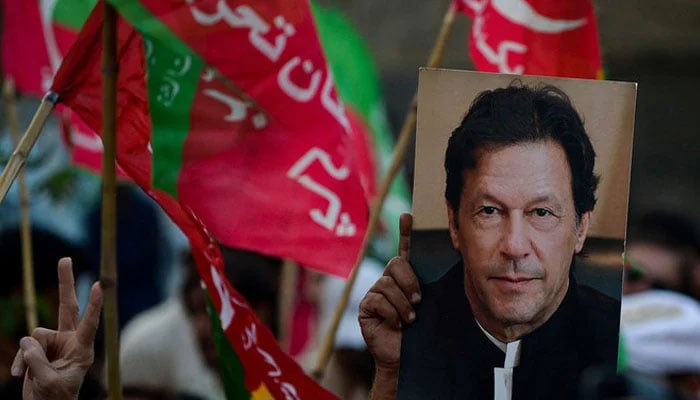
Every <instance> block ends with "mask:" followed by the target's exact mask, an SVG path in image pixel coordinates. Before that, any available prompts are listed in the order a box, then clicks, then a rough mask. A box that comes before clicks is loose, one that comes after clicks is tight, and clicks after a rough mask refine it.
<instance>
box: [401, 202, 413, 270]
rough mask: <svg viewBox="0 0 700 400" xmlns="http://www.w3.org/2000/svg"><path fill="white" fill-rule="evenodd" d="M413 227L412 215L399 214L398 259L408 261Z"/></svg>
mask: <svg viewBox="0 0 700 400" xmlns="http://www.w3.org/2000/svg"><path fill="white" fill-rule="evenodd" d="M412 227H413V215H411V214H409V213H403V214H401V217H400V218H399V257H401V258H403V259H404V260H406V261H408V256H409V254H410V252H411V228H412Z"/></svg>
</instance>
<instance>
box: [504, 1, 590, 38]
mask: <svg viewBox="0 0 700 400" xmlns="http://www.w3.org/2000/svg"><path fill="white" fill-rule="evenodd" d="M491 4H493V8H495V9H496V11H498V13H499V14H501V15H502V16H503V17H504V18H506V19H508V20H509V21H511V22H514V23H516V24H518V25H523V26H526V27H528V28H530V29H532V30H533V31H535V32H542V33H560V32H565V31H570V30H573V29H576V28H578V27H580V26H583V25H585V24H586V18H581V19H574V20H565V19H563V20H562V19H552V18H549V17H545V16H544V15H542V14H540V13H538V12H537V11H535V9H533V8H532V6H530V4H528V3H527V2H525V0H493V1H492V3H491Z"/></svg>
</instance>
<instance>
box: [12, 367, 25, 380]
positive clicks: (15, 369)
mask: <svg viewBox="0 0 700 400" xmlns="http://www.w3.org/2000/svg"><path fill="white" fill-rule="evenodd" d="M10 374H11V375H12V376H14V377H15V378H21V377H22V369H21V368H20V367H19V365H13V366H12V368H11V369H10Z"/></svg>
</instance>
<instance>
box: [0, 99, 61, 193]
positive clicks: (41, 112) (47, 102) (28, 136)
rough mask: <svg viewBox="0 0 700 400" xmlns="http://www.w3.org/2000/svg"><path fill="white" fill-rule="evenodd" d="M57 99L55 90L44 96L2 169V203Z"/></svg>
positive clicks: (0, 177) (0, 187) (0, 179)
mask: <svg viewBox="0 0 700 400" xmlns="http://www.w3.org/2000/svg"><path fill="white" fill-rule="evenodd" d="M57 101H58V94H56V93H54V92H49V93H47V94H46V95H45V96H44V98H43V99H42V100H41V104H39V108H38V109H37V110H36V113H34V117H32V121H31V122H30V123H29V126H28V127H27V130H26V132H25V133H24V136H22V139H21V140H20V141H19V143H18V144H17V146H15V150H14V151H13V152H12V155H11V156H10V159H9V160H8V161H7V164H6V165H5V168H4V169H3V170H2V175H0V204H2V201H3V200H5V196H7V192H9V191H10V187H12V182H14V181H15V178H17V175H18V174H19V171H20V170H21V169H22V167H24V163H26V162H27V157H29V152H30V151H31V150H32V147H34V144H35V143H36V139H37V138H38V137H39V134H40V133H41V129H42V128H43V127H44V125H45V124H46V121H47V120H48V119H49V116H50V115H51V111H52V110H53V108H54V107H55V106H56V102H57Z"/></svg>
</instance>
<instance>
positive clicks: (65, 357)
mask: <svg viewBox="0 0 700 400" xmlns="http://www.w3.org/2000/svg"><path fill="white" fill-rule="evenodd" d="M58 291H59V300H60V304H59V308H58V330H50V329H45V328H36V329H35V330H34V331H33V332H32V335H31V336H25V337H23V338H22V339H21V340H20V342H19V346H20V349H19V351H18V352H17V355H16V356H15V359H14V361H13V362H12V369H11V372H12V375H13V376H15V377H22V376H23V375H24V386H23V389H22V397H23V399H25V400H45V399H46V400H48V399H55V400H69V399H70V400H74V399H76V398H77V397H78V392H79V391H80V385H81V384H82V382H83V378H84V377H85V374H86V373H87V371H88V369H89V368H90V366H91V365H92V363H93V360H94V350H93V344H94V342H95V334H96V332H97V326H98V324H99V321H100V310H101V308H102V290H101V289H100V286H99V283H95V284H94V285H93V286H92V289H91V290H90V296H89V299H88V304H87V307H86V309H85V313H84V315H83V318H82V319H79V318H78V315H79V310H78V300H77V298H76V295H75V280H74V279H73V270H72V262H71V259H70V258H62V259H61V260H59V261H58Z"/></svg>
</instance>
